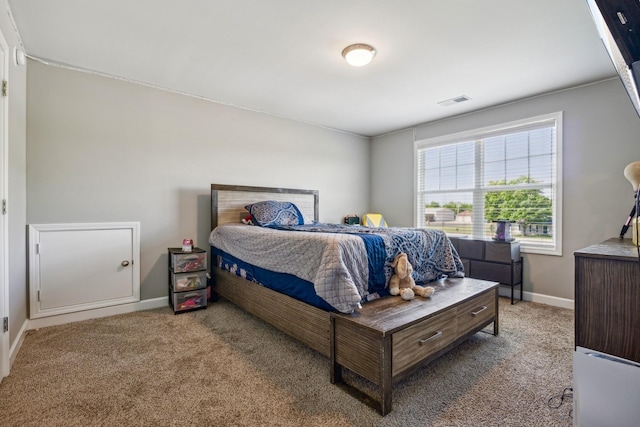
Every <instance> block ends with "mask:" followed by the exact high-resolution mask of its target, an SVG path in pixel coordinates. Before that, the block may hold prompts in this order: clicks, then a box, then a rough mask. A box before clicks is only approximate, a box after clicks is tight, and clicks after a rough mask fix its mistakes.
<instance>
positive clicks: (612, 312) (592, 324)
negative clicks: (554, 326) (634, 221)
mask: <svg viewBox="0 0 640 427" xmlns="http://www.w3.org/2000/svg"><path fill="white" fill-rule="evenodd" d="M574 255H575V269H576V271H575V329H576V332H575V333H576V335H575V339H576V341H575V345H576V347H584V348H587V349H591V350H596V351H599V352H602V353H607V354H611V355H614V356H617V357H621V358H623V359H627V360H632V361H634V362H640V264H639V263H638V250H637V247H636V246H634V245H633V244H632V243H631V239H617V238H614V239H609V240H606V241H604V242H602V243H599V244H597V245H592V246H589V247H586V248H584V249H580V250H578V251H576V252H574Z"/></svg>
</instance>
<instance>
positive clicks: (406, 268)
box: [389, 252, 435, 301]
mask: <svg viewBox="0 0 640 427" xmlns="http://www.w3.org/2000/svg"><path fill="white" fill-rule="evenodd" d="M391 267H393V268H395V269H396V272H395V274H394V275H393V276H391V279H390V280H389V293H390V294H391V295H400V297H401V298H402V299H403V300H407V301H409V300H412V299H413V298H414V296H415V295H419V296H421V297H424V298H429V297H430V296H431V295H432V294H433V292H434V291H435V289H434V288H432V287H431V286H419V285H416V282H415V281H414V280H413V277H411V273H412V272H413V266H412V265H411V263H410V262H409V259H408V258H407V254H406V253H404V252H401V253H399V254H398V255H396V257H395V259H394V260H393V262H392V263H391Z"/></svg>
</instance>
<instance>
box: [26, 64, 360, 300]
mask: <svg viewBox="0 0 640 427" xmlns="http://www.w3.org/2000/svg"><path fill="white" fill-rule="evenodd" d="M27 114H28V119H29V123H28V147H27V164H28V170H27V195H28V198H27V206H28V209H27V220H28V223H30V224H43V223H73V222H115V221H140V223H141V297H142V299H149V298H154V297H161V296H164V295H166V294H167V272H166V271H167V256H166V250H167V247H170V246H180V245H181V243H182V239H183V238H187V237H191V238H193V239H194V240H195V243H196V245H197V246H200V247H203V248H208V243H207V238H208V234H209V231H210V228H209V218H210V217H209V215H210V200H209V189H210V184H211V183H218V184H239V185H258V186H269V187H287V188H304V189H316V190H319V193H320V220H321V221H323V222H339V221H340V220H341V219H342V217H343V216H344V215H345V214H346V213H350V212H365V211H366V209H367V208H368V206H369V194H370V193H369V175H370V170H369V150H370V148H369V140H368V139H366V138H361V137H358V136H354V135H351V134H347V133H342V132H337V131H332V130H328V129H323V128H320V127H316V126H311V125H307V124H303V123H300V122H295V121H291V120H286V119H282V118H278V117H274V116H269V115H266V114H261V113H257V112H253V111H248V110H242V109H239V108H233V107H228V106H223V105H220V104H215V103H212V102H207V101H204V100H201V99H197V98H193V97H188V96H184V95H180V94H175V93H171V92H167V91H162V90H158V89H154V88H149V87H145V86H141V85H136V84H132V83H128V82H125V81H122V80H116V79H111V78H105V77H102V76H98V75H95V74H90V73H83V72H78V71H73V70H69V69H64V68H59V67H53V66H48V65H44V64H42V63H39V62H35V61H29V63H28V98H27ZM23 292H24V291H23Z"/></svg>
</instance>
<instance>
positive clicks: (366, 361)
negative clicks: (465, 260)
mask: <svg viewBox="0 0 640 427" xmlns="http://www.w3.org/2000/svg"><path fill="white" fill-rule="evenodd" d="M265 200H266V201H270V200H280V201H290V202H292V203H294V204H295V205H296V206H297V207H298V208H299V210H300V212H301V214H302V215H303V216H304V219H305V223H306V222H307V221H308V222H309V223H311V222H313V221H315V222H317V221H318V211H319V205H318V192H317V191H316V190H296V189H282V188H267V187H246V186H232V185H218V184H212V185H211V208H212V211H211V228H212V233H211V235H210V238H209V243H210V244H211V246H212V256H211V274H212V276H213V277H212V294H217V295H219V296H221V297H224V298H225V299H227V300H229V301H231V302H233V303H234V304H236V305H238V306H239V307H241V308H243V309H244V310H246V311H247V312H249V313H251V314H253V315H255V316H257V317H259V318H261V319H262V320H264V321H265V322H267V323H269V324H271V325H273V326H274V327H276V328H278V329H280V330H281V331H283V332H284V333H286V334H288V335H290V336H292V337H293V338H296V339H298V340H299V341H301V342H302V343H303V344H305V345H307V346H309V347H310V348H312V349H314V350H316V351H318V352H319V353H321V354H323V355H325V356H327V357H330V358H331V365H330V366H331V376H330V378H331V381H332V382H333V383H335V384H337V385H340V386H344V387H343V388H345V389H346V390H348V391H349V392H350V393H352V394H353V395H355V396H356V397H358V398H359V399H361V400H363V401H364V402H365V403H367V404H369V405H370V406H372V407H374V408H376V409H377V410H378V411H379V412H380V413H381V414H382V415H385V414H387V413H389V412H390V411H391V409H392V406H391V391H392V384H393V383H394V382H395V381H397V380H399V379H401V378H404V377H406V376H407V375H409V374H410V373H411V372H413V371H415V370H416V369H417V368H419V367H420V366H422V365H424V364H426V363H429V362H431V361H432V360H434V359H435V358H437V357H440V356H442V355H443V354H445V353H446V352H447V351H449V350H451V349H453V348H454V347H456V346H458V345H459V344H460V343H462V342H464V341H465V340H466V339H467V338H469V337H470V336H471V335H473V334H474V333H476V332H477V331H480V330H481V329H484V328H485V327H486V326H488V325H489V324H491V323H493V325H494V334H497V333H498V283H497V282H495V281H491V282H490V281H485V280H475V279H471V278H466V277H465V278H459V277H456V278H453V277H452V278H446V279H440V280H437V281H434V282H429V283H428V285H429V286H433V287H434V288H435V289H436V291H435V293H434V294H433V295H432V296H431V298H426V299H424V298H421V299H416V300H412V301H405V300H403V299H401V298H385V297H382V298H379V299H375V300H372V301H368V302H363V303H362V307H361V309H356V310H353V312H339V310H330V309H323V308H320V307H319V306H316V305H313V303H312V302H303V301H302V300H301V299H298V298H294V297H292V296H288V295H285V294H284V293H280V292H277V291H275V290H273V289H270V288H269V287H268V286H267V285H262V284H260V283H258V281H257V280H249V276H250V275H252V276H253V274H254V273H256V272H251V271H250V270H251V269H252V268H254V267H252V266H250V265H248V266H247V267H246V269H245V267H244V266H245V264H247V262H246V261H244V260H242V259H239V258H238V259H236V261H237V263H238V264H237V269H235V270H236V272H239V273H240V275H238V274H234V273H233V272H232V271H230V270H229V271H228V270H227V269H225V268H226V267H225V266H224V265H223V263H225V262H226V261H223V260H225V259H226V258H225V255H224V254H223V253H221V252H222V248H220V247H216V244H214V243H213V242H216V243H218V244H220V245H224V246H227V245H231V243H230V242H228V241H227V243H225V241H224V240H222V237H223V235H225V234H228V235H233V236H232V237H237V236H244V237H243V240H241V241H240V242H239V241H234V243H233V245H240V243H241V242H244V241H249V242H250V244H248V245H246V246H247V247H248V248H249V249H251V250H254V249H255V247H260V248H261V247H262V245H263V244H264V241H263V240H262V239H258V237H259V236H260V234H262V235H263V236H264V234H267V235H270V236H271V238H272V239H273V238H276V239H285V238H286V239H288V240H287V241H286V242H289V243H291V242H295V241H296V240H295V239H294V240H291V237H289V236H287V237H285V236H284V235H280V236H279V237H275V236H274V233H286V231H282V230H273V229H270V228H268V227H267V228H266V230H264V231H260V230H251V229H253V228H262V227H246V226H245V225H242V223H241V218H243V217H244V216H245V215H246V210H245V206H247V205H250V204H252V203H257V202H260V201H265ZM312 225H313V227H316V226H317V225H316V224H312ZM336 226H337V227H344V228H346V230H347V233H359V232H360V231H359V230H357V227H350V226H344V225H336ZM362 228H363V229H364V230H362V232H363V233H368V234H370V235H372V234H373V233H379V232H380V231H379V230H382V231H384V232H385V233H388V234H392V233H394V232H397V230H393V229H386V230H384V229H381V228H380V229H371V228H369V229H367V227H362ZM225 230H227V231H228V232H225ZM250 232H251V233H250ZM254 232H259V234H255V233H254ZM249 233H250V234H251V235H252V237H248V236H249ZM263 233H264V234H263ZM290 233H291V232H290ZM293 233H296V232H293ZM412 234H413V233H412ZM432 236H433V237H434V242H431V244H432V245H434V246H433V248H434V250H435V249H438V250H440V251H441V252H448V253H449V254H451V255H452V256H453V254H454V253H455V251H454V250H453V247H452V245H451V244H450V242H449V241H448V238H446V235H444V234H437V233H436V234H432ZM371 237H374V236H371ZM334 238H338V239H340V240H346V241H352V240H350V239H349V238H347V237H345V236H342V237H334ZM307 240H309V239H308V238H307ZM311 240H313V241H315V240H317V239H311ZM267 241H270V240H267ZM284 246H286V245H284ZM289 246H290V245H289ZM229 247H231V246H229ZM242 248H243V249H246V248H245V246H242ZM249 249H247V250H249ZM261 250H262V249H261ZM213 254H216V255H215V256H214V255H213ZM218 254H219V255H218ZM440 255H442V254H440ZM434 258H435V257H434ZM455 258H456V263H455V264H456V267H457V266H458V265H459V267H460V268H462V265H461V263H460V261H459V259H458V258H457V256H456V257H455ZM318 259H320V257H318ZM236 261H234V262H236ZM365 261H366V259H365ZM432 261H433V260H432ZM434 264H435V263H434ZM233 266H234V267H235V266H236V264H233ZM221 267H225V268H221ZM280 267H282V266H280ZM325 268H326V264H325ZM417 268H418V267H416V265H415V264H414V269H417ZM423 268H424V266H423ZM457 271H460V269H457ZM357 272H359V270H356V271H354V273H357ZM243 274H244V276H246V277H244V276H243ZM440 276H442V273H441V274H440ZM254 279H255V278H254ZM296 279H297V278H296V277H293V276H292V277H291V278H288V279H287V284H289V285H291V284H293V283H297V282H296ZM298 280H299V279H298ZM309 285H310V287H311V288H313V287H314V286H313V285H314V283H310V284H309ZM212 296H213V295H212ZM316 296H317V295H316ZM325 304H326V302H325ZM392 351H393V352H394V353H393V354H392ZM274 363H276V362H274ZM343 367H344V368H346V369H349V370H350V371H352V372H355V373H356V374H357V375H359V376H361V377H364V378H366V379H367V380H369V381H371V382H372V383H373V384H374V385H375V386H377V387H378V390H379V393H378V394H377V396H375V397H370V396H368V395H366V394H365V393H363V392H362V391H358V390H357V389H356V388H355V387H354V386H351V385H346V384H344V381H343V378H342V373H341V372H342V371H341V370H342V368H343Z"/></svg>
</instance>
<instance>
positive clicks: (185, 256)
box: [170, 250, 207, 273]
mask: <svg viewBox="0 0 640 427" xmlns="http://www.w3.org/2000/svg"><path fill="white" fill-rule="evenodd" d="M170 268H172V269H173V272H174V273H183V272H186V271H198V270H206V269H207V253H206V252H205V251H203V250H200V251H196V250H194V251H193V252H179V253H178V252H172V253H171V264H170Z"/></svg>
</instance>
